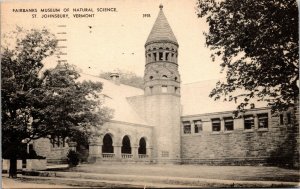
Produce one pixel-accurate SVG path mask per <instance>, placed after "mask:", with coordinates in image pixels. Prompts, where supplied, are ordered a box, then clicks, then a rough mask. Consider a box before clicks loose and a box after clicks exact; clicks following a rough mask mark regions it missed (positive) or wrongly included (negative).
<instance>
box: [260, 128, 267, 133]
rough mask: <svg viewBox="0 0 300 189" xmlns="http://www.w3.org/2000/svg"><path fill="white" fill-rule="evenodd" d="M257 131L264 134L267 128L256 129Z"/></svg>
mask: <svg viewBox="0 0 300 189" xmlns="http://www.w3.org/2000/svg"><path fill="white" fill-rule="evenodd" d="M257 131H260V132H266V131H269V129H268V128H259V129H257Z"/></svg>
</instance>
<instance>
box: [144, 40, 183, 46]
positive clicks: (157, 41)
mask: <svg viewBox="0 0 300 189" xmlns="http://www.w3.org/2000/svg"><path fill="white" fill-rule="evenodd" d="M162 42H165V43H173V44H174V45H176V46H177V48H179V44H178V43H177V41H171V40H165V39H164V40H151V41H148V40H147V42H146V43H145V45H144V47H146V46H148V45H150V44H153V43H162Z"/></svg>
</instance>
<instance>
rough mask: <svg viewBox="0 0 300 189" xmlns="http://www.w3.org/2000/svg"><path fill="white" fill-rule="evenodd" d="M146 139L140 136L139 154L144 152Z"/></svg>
mask: <svg viewBox="0 0 300 189" xmlns="http://www.w3.org/2000/svg"><path fill="white" fill-rule="evenodd" d="M146 147H147V146H146V140H145V138H144V137H143V138H141V139H140V143H139V154H146Z"/></svg>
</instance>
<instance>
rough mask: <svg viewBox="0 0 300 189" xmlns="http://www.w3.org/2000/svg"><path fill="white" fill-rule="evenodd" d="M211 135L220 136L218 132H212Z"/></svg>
mask: <svg viewBox="0 0 300 189" xmlns="http://www.w3.org/2000/svg"><path fill="white" fill-rule="evenodd" d="M211 134H212V135H219V134H221V132H220V131H213V132H212V133H211Z"/></svg>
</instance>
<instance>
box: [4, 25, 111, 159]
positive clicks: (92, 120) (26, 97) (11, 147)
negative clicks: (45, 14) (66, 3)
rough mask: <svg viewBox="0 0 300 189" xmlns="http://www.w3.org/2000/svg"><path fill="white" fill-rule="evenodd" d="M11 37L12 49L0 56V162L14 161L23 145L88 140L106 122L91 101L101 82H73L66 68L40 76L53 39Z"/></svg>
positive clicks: (105, 113) (43, 34)
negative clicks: (45, 140) (0, 159)
mask: <svg viewBox="0 0 300 189" xmlns="http://www.w3.org/2000/svg"><path fill="white" fill-rule="evenodd" d="M16 33H17V34H18V36H19V38H17V42H16V44H15V46H14V47H11V46H9V47H2V49H3V50H2V51H1V74H2V88H1V100H2V127H1V128H2V136H3V137H2V147H3V148H2V149H3V154H2V156H3V157H6V158H10V159H12V160H15V159H16V158H19V157H18V155H19V156H20V155H21V154H18V152H19V150H18V148H19V146H21V144H22V142H24V141H25V142H29V141H30V140H35V139H39V138H51V139H53V140H55V139H56V138H54V137H53V136H57V137H59V138H66V137H68V138H70V139H72V138H76V137H77V136H82V135H85V136H88V135H90V134H92V131H93V130H94V129H93V128H94V127H97V126H98V125H102V124H103V123H104V122H105V121H107V120H109V119H110V117H111V113H110V110H108V109H106V108H103V107H102V106H101V102H100V101H99V99H98V98H97V97H98V93H99V92H100V91H101V89H102V84H101V83H92V82H88V81H85V82H82V83H80V82H78V81H77V79H78V77H80V75H79V74H78V72H77V71H76V69H75V67H74V66H71V65H69V64H64V65H62V64H59V65H58V66H57V67H56V68H55V69H52V70H46V71H42V68H43V66H44V65H43V62H42V61H43V60H44V59H45V58H46V57H49V56H51V55H53V54H54V52H55V50H56V45H57V40H56V39H55V36H54V35H53V34H51V33H50V32H49V31H48V30H46V29H43V30H37V29H32V30H30V31H27V30H23V29H21V28H17V32H16ZM21 34H22V35H21ZM11 44H13V43H12V42H11Z"/></svg>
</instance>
